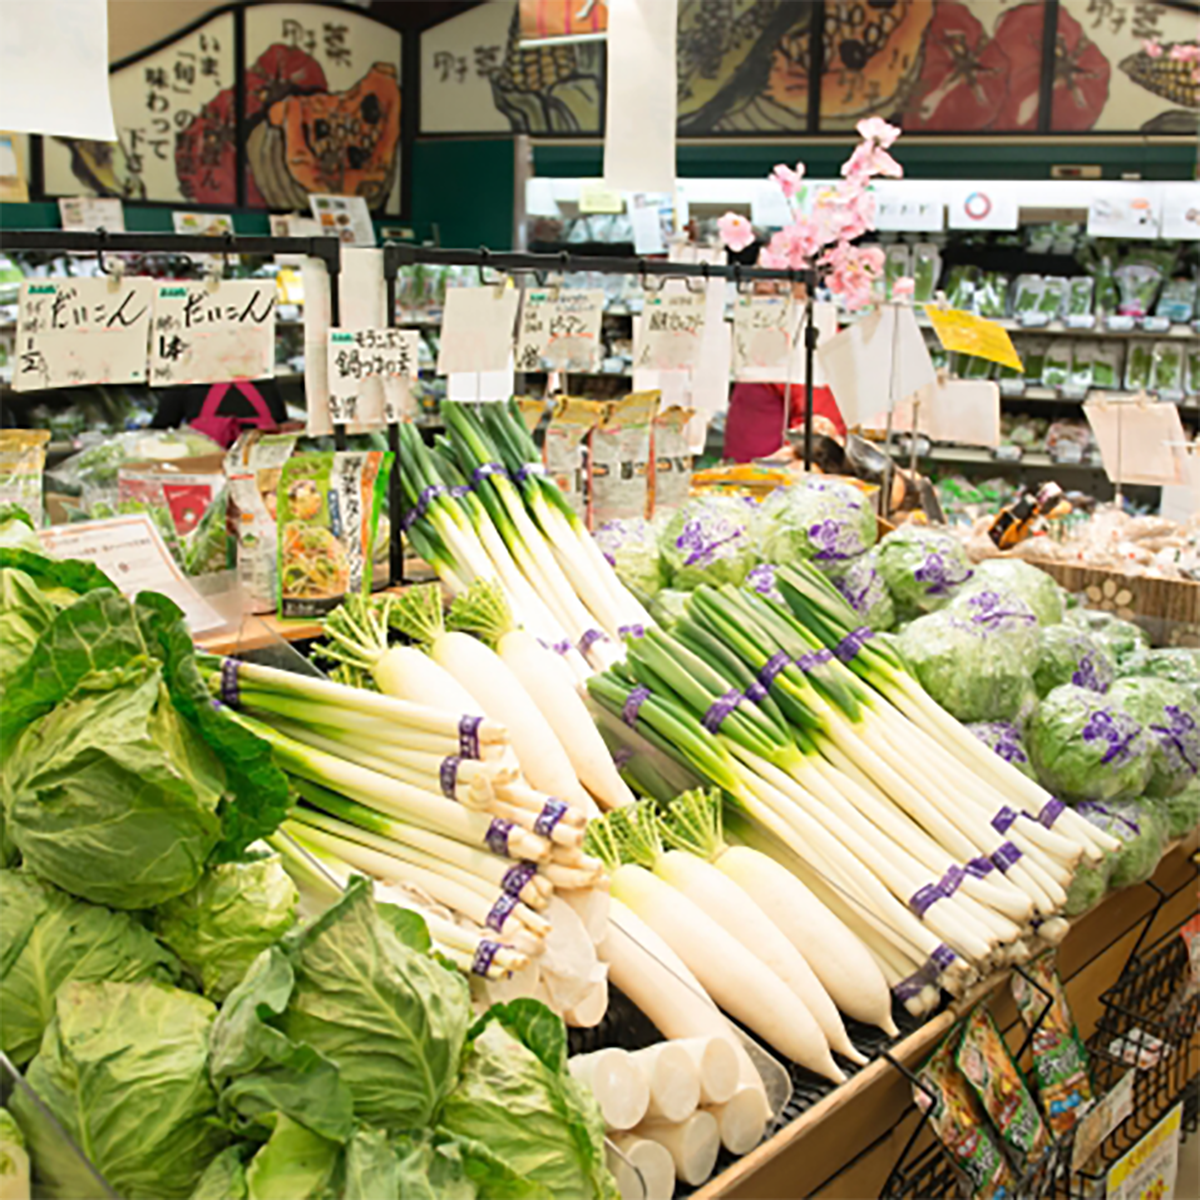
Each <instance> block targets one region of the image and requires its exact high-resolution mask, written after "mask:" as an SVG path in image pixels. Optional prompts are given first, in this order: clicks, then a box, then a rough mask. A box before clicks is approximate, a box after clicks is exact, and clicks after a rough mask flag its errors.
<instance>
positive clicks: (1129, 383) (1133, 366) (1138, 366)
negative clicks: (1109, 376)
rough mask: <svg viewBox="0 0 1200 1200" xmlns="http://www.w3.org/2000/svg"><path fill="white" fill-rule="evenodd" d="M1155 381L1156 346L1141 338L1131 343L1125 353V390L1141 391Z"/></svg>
mask: <svg viewBox="0 0 1200 1200" xmlns="http://www.w3.org/2000/svg"><path fill="white" fill-rule="evenodd" d="M1153 383H1154V348H1153V345H1152V344H1151V343H1150V342H1145V341H1142V340H1141V339H1140V338H1138V339H1135V340H1134V341H1132V342H1130V343H1129V350H1128V351H1127V353H1126V355H1125V390H1126V391H1129V392H1141V391H1145V390H1147V389H1148V388H1150V387H1151V386H1152V385H1153Z"/></svg>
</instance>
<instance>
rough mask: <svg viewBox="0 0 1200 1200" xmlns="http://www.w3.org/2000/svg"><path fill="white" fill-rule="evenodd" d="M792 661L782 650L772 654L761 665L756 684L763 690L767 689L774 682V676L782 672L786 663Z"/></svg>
mask: <svg viewBox="0 0 1200 1200" xmlns="http://www.w3.org/2000/svg"><path fill="white" fill-rule="evenodd" d="M791 661H792V660H791V659H790V658H789V657H788V656H787V655H786V654H784V652H783V651H782V650H779V651H777V652H776V653H775V654H772V655H771V657H770V658H768V659H767V661H766V662H765V663H764V664H763V667H762V670H761V671H759V673H758V682H759V683H761V684H762V685H763V687H765V688H769V687H770V686H771V684H773V683H774V682H775V678H776V676H777V675H778V674H779V673H780V671H782V670H784V669H785V668H786V667H787V665H788V663H790V662H791Z"/></svg>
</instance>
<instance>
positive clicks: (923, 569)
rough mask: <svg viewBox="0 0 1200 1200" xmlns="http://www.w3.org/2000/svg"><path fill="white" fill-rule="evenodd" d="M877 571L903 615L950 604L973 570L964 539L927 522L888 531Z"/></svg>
mask: <svg viewBox="0 0 1200 1200" xmlns="http://www.w3.org/2000/svg"><path fill="white" fill-rule="evenodd" d="M878 570H879V573H880V574H881V575H882V576H883V581H884V583H886V584H887V589H888V591H889V592H890V593H891V596H892V600H893V602H894V603H895V605H896V609H897V615H898V616H899V617H901V618H904V617H907V616H912V615H914V614H918V613H923V612H933V611H934V610H935V609H939V608H941V607H943V606H944V605H946V604H948V603H949V602H950V600H951V598H952V596H953V595H954V592H955V590H956V589H957V588H958V587H960V586H961V585H962V584H964V583H966V582H967V580H968V579H970V578H971V575H972V573H973V572H972V569H971V563H970V560H969V559H968V558H967V552H966V550H965V549H964V548H963V544H962V542H960V541H959V539H958V538H956V537H955V536H954V535H953V534H952V533H950V532H948V531H947V530H944V529H935V528H933V527H931V526H927V525H902V526H901V527H900V528H899V529H897V530H895V531H894V532H892V533H889V534H888V535H887V537H885V538H884V539H883V540H882V541H881V542H880V543H879V556H878Z"/></svg>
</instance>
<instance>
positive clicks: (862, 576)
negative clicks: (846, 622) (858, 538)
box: [825, 550, 896, 629]
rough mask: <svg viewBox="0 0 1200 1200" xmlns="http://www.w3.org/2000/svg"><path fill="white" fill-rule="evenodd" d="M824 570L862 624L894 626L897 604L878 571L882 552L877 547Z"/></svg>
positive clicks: (880, 626)
mask: <svg viewBox="0 0 1200 1200" xmlns="http://www.w3.org/2000/svg"><path fill="white" fill-rule="evenodd" d="M825 573H826V574H827V575H828V576H829V578H830V579H831V580H832V581H833V585H834V587H836V588H837V590H838V591H839V592H841V593H842V595H843V596H844V597H845V598H846V602H847V603H848V604H849V605H850V607H851V608H852V609H854V611H855V612H856V613H858V615H859V616H860V617H861V618H862V621H863V624H865V625H869V626H870V627H871V628H872V629H891V627H892V626H893V625H895V623H896V608H895V605H894V604H892V597H891V594H890V593H889V592H888V589H887V584H885V583H884V581H883V576H882V575H881V574H880V573H879V556H878V553H877V552H876V551H875V550H868V551H867V552H866V553H865V554H860V555H858V557H857V558H852V559H850V561H849V562H847V563H839V564H838V565H837V566H834V565H833V564H830V565H829V566H827V567H826V568H825Z"/></svg>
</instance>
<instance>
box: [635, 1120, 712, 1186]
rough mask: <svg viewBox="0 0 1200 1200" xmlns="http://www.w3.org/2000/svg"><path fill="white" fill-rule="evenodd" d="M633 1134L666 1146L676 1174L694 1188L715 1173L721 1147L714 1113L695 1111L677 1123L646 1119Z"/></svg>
mask: <svg viewBox="0 0 1200 1200" xmlns="http://www.w3.org/2000/svg"><path fill="white" fill-rule="evenodd" d="M634 1133H635V1134H636V1135H637V1136H638V1137H644V1138H649V1139H650V1140H651V1141H653V1142H658V1144H659V1145H660V1146H665V1147H666V1148H667V1150H669V1151H670V1153H671V1158H672V1160H673V1161H674V1163H675V1174H676V1175H678V1176H679V1178H680V1179H681V1180H683V1182H684V1183H686V1184H688V1185H689V1186H691V1187H699V1186H700V1185H701V1184H702V1183H704V1182H705V1181H706V1180H707V1179H708V1177H709V1176H710V1175H711V1174H712V1171H713V1167H715V1166H716V1165H717V1155H718V1154H719V1153H720V1150H721V1130H720V1126H719V1125H718V1124H717V1119H716V1117H714V1116H713V1115H712V1113H707V1112H704V1111H702V1110H700V1111H697V1112H694V1113H692V1115H691V1116H690V1117H688V1118H687V1119H686V1120H684V1121H680V1122H678V1123H677V1124H676V1123H672V1122H670V1121H644V1122H642V1124H641V1125H639V1126H638V1127H637V1128H636V1129H635V1130H634Z"/></svg>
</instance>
